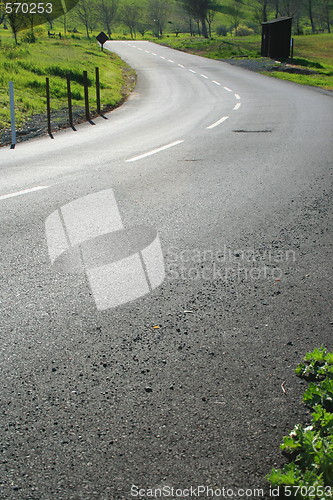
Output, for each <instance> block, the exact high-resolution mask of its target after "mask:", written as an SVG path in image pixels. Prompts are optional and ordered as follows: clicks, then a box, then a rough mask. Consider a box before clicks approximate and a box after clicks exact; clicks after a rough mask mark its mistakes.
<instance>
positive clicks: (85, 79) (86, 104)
mask: <svg viewBox="0 0 333 500" xmlns="http://www.w3.org/2000/svg"><path fill="white" fill-rule="evenodd" d="M83 87H84V107H85V111H86V120H87V122H90V121H91V120H90V113H89V93H88V73H87V72H86V71H84V72H83Z"/></svg>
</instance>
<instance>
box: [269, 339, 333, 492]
mask: <svg viewBox="0 0 333 500" xmlns="http://www.w3.org/2000/svg"><path fill="white" fill-rule="evenodd" d="M295 372H296V375H298V376H299V377H302V378H304V379H306V380H307V381H308V382H310V383H309V386H308V389H307V390H306V392H305V394H304V396H303V401H304V403H305V404H306V405H307V406H308V407H310V408H311V409H312V411H313V413H312V414H311V417H312V419H311V422H310V424H309V425H307V426H303V425H302V424H297V425H296V426H295V427H294V429H293V430H292V431H291V432H290V433H289V435H288V436H285V437H284V438H283V442H282V444H281V445H280V448H281V450H282V451H283V453H284V454H285V455H286V456H287V457H288V458H289V463H288V464H286V465H284V467H283V468H282V469H272V471H271V472H270V474H269V475H268V476H267V479H268V481H269V482H270V483H271V484H272V485H273V486H278V487H281V486H283V487H284V495H283V494H282V496H281V498H284V496H285V497H286V496H289V497H290V498H296V499H299V500H324V499H328V498H332V490H333V489H332V484H333V353H329V352H327V350H326V349H325V348H321V349H314V350H313V351H312V352H310V353H308V354H307V355H306V356H305V358H304V362H303V363H300V364H299V365H298V366H297V368H296V370H295ZM281 493H283V491H282V490H281Z"/></svg>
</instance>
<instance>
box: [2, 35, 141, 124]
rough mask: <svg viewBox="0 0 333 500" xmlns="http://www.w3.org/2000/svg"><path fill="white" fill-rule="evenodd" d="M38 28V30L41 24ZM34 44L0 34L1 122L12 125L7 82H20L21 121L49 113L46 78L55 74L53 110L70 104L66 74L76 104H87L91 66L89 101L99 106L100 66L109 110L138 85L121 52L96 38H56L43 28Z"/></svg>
mask: <svg viewBox="0 0 333 500" xmlns="http://www.w3.org/2000/svg"><path fill="white" fill-rule="evenodd" d="M36 31H37V29H36ZM37 33H38V35H37V37H36V38H37V40H36V42H35V43H24V42H23V43H20V44H19V45H15V43H14V42H13V41H12V40H10V39H9V37H2V38H1V45H0V127H1V128H6V127H8V126H9V97H8V82H9V81H10V80H12V81H13V82H14V87H15V104H16V120H17V124H18V126H20V125H21V124H22V123H23V122H24V121H25V120H26V119H27V117H29V116H31V115H35V114H39V113H45V106H46V99H45V91H46V90H45V89H46V87H45V78H46V77H49V78H50V91H51V104H52V110H59V109H61V108H63V107H66V106H67V91H66V75H67V74H69V75H70V76H71V80H72V98H73V106H74V107H75V108H77V109H78V108H82V109H83V106H84V93H83V86H82V83H83V70H86V71H88V78H89V82H90V84H91V86H92V88H91V91H90V96H89V100H90V104H91V108H92V110H94V109H96V102H95V92H94V88H93V85H94V84H95V67H99V68H100V80H101V96H102V106H103V108H104V109H111V108H113V107H115V106H117V105H119V103H121V102H122V101H123V100H124V98H125V97H126V95H127V94H128V93H129V92H130V91H131V89H132V87H133V84H134V79H135V76H134V72H133V71H132V70H131V69H130V68H129V67H128V66H127V65H126V64H125V63H124V62H123V61H122V60H121V59H120V58H119V57H117V56H115V55H114V54H111V53H110V52H106V51H105V52H101V50H100V49H99V48H98V47H97V45H96V43H94V42H93V41H92V40H86V39H84V40H73V39H66V38H62V39H52V38H48V37H47V35H46V36H45V33H43V30H42V29H41V28H38V31H37Z"/></svg>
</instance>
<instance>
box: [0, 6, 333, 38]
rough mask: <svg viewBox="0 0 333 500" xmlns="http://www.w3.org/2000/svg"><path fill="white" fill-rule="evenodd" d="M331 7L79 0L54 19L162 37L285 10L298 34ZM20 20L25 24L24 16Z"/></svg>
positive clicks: (320, 23) (15, 26)
mask: <svg viewBox="0 0 333 500" xmlns="http://www.w3.org/2000/svg"><path fill="white" fill-rule="evenodd" d="M3 6H4V3H3V2H0V24H1V23H3V24H6V22H7V23H9V25H10V26H11V28H12V30H13V33H14V36H15V38H16V34H17V31H18V30H19V29H21V28H22V27H20V18H19V17H18V16H17V15H8V14H7V15H6V13H5V12H4V8H3ZM332 11H333V0H146V2H145V3H142V4H141V3H137V2H134V1H133V0H79V2H78V4H77V5H76V7H75V8H74V9H72V10H71V11H69V12H67V13H65V14H63V15H62V16H61V17H60V19H61V20H62V23H63V30H64V32H65V33H66V32H67V31H68V26H69V25H71V26H73V24H75V23H77V24H78V25H80V26H84V29H85V34H86V36H87V37H90V36H91V33H92V32H93V31H95V30H97V29H102V30H104V31H105V32H106V33H107V35H108V36H109V38H112V33H113V32H114V31H115V30H116V29H119V27H120V26H126V29H128V31H129V33H130V36H131V37H132V38H136V36H137V33H140V34H141V36H142V37H144V35H145V34H146V33H147V32H148V31H151V32H152V34H153V35H154V36H156V37H162V36H163V35H164V34H165V32H166V31H167V32H173V33H175V34H176V35H178V34H179V33H189V34H190V35H195V34H199V35H202V36H203V37H205V38H209V37H211V36H212V29H213V23H214V22H215V20H216V14H217V13H222V14H224V15H225V18H226V19H229V27H228V28H227V27H226V29H225V32H226V31H227V30H228V29H233V30H234V32H235V33H236V34H237V29H238V27H239V26H240V24H246V25H247V26H249V27H250V28H252V29H253V30H254V31H259V30H260V25H261V23H262V22H266V21H267V20H270V19H274V18H278V17H284V16H288V17H289V16H290V17H293V19H294V29H296V32H297V33H298V34H301V33H302V27H303V26H309V28H310V30H311V32H313V33H316V32H317V31H322V30H324V29H325V30H327V31H328V32H329V33H330V32H331V29H332V19H333V12H332ZM30 17H31V16H30ZM21 22H22V21H21ZM24 22H25V24H26V22H27V21H26V17H25V20H24ZM31 22H32V24H31V29H32V30H33V21H31ZM45 22H47V23H48V24H49V27H50V29H53V23H54V19H53V18H51V17H47V15H45ZM216 31H218V30H216ZM222 33H223V30H222V31H221V30H220V34H222Z"/></svg>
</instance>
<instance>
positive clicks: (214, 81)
mask: <svg viewBox="0 0 333 500" xmlns="http://www.w3.org/2000/svg"><path fill="white" fill-rule="evenodd" d="M213 83H215V85H221V84H220V83H219V82H217V81H216V80H213Z"/></svg>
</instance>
